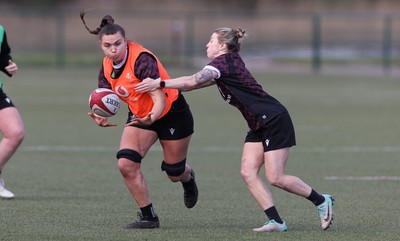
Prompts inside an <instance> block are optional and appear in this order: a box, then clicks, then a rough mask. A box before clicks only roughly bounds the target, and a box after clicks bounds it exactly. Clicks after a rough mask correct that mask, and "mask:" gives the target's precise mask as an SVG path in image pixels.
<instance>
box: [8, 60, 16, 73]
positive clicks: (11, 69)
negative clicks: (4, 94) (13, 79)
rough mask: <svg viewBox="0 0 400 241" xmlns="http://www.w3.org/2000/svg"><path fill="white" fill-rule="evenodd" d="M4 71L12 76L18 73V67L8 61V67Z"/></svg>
mask: <svg viewBox="0 0 400 241" xmlns="http://www.w3.org/2000/svg"><path fill="white" fill-rule="evenodd" d="M5 70H6V71H7V72H8V73H9V74H11V75H14V74H16V73H17V71H18V66H17V64H16V63H14V62H13V61H12V60H11V59H10V60H9V61H8V66H6V67H5Z"/></svg>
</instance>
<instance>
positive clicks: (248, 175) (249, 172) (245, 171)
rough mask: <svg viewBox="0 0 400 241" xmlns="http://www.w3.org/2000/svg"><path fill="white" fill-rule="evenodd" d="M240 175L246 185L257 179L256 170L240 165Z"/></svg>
mask: <svg viewBox="0 0 400 241" xmlns="http://www.w3.org/2000/svg"><path fill="white" fill-rule="evenodd" d="M240 175H241V176H242V178H243V180H244V181H245V182H246V183H251V182H252V181H253V180H255V179H257V177H258V172H257V170H253V169H250V168H247V167H245V166H243V165H242V167H241V169H240Z"/></svg>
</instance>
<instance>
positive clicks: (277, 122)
mask: <svg viewBox="0 0 400 241" xmlns="http://www.w3.org/2000/svg"><path fill="white" fill-rule="evenodd" d="M245 142H262V143H263V146H264V152H268V151H272V150H278V149H282V148H286V147H291V146H294V145H296V137H295V132H294V127H293V123H292V119H291V118H290V115H289V113H287V112H286V113H282V114H279V115H277V116H275V117H274V118H273V119H271V121H269V122H267V123H266V124H265V125H264V126H262V127H261V128H260V129H258V130H257V131H253V130H250V131H249V132H248V133H247V136H246V140H245Z"/></svg>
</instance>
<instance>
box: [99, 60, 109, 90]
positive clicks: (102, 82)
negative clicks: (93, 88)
mask: <svg viewBox="0 0 400 241" xmlns="http://www.w3.org/2000/svg"><path fill="white" fill-rule="evenodd" d="M97 81H98V83H97V85H98V87H99V88H107V89H111V84H110V83H108V81H107V79H106V77H105V76H104V67H103V65H102V66H101V69H100V71H99V78H98V80H97Z"/></svg>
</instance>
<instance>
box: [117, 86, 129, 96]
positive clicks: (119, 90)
mask: <svg viewBox="0 0 400 241" xmlns="http://www.w3.org/2000/svg"><path fill="white" fill-rule="evenodd" d="M115 93H117V95H119V96H121V97H128V96H129V92H128V90H127V89H126V88H125V87H124V86H121V85H118V86H117V87H116V88H115Z"/></svg>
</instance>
